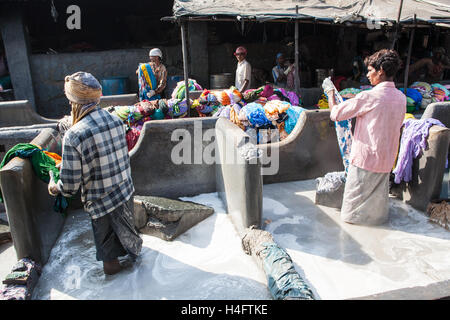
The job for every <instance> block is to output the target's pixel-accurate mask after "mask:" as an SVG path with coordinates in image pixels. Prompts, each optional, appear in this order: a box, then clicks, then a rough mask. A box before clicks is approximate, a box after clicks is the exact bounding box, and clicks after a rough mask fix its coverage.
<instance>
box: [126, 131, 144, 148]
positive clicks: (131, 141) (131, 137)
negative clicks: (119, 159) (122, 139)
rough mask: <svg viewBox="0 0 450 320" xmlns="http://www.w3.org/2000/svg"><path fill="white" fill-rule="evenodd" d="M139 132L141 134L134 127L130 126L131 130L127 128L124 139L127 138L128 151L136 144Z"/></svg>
mask: <svg viewBox="0 0 450 320" xmlns="http://www.w3.org/2000/svg"><path fill="white" fill-rule="evenodd" d="M140 134H141V132H140V131H139V130H138V129H136V128H131V130H129V131H128V132H127V135H126V139H127V145H128V151H130V150H131V149H133V148H134V146H135V145H136V143H137V141H138V139H139V135H140Z"/></svg>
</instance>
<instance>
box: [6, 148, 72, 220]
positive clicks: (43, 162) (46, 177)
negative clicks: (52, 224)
mask: <svg viewBox="0 0 450 320" xmlns="http://www.w3.org/2000/svg"><path fill="white" fill-rule="evenodd" d="M15 157H20V158H22V159H30V161H31V165H32V167H33V171H34V173H35V174H36V175H37V176H38V178H39V179H40V180H42V181H44V182H45V183H49V181H50V171H52V172H53V177H54V179H55V182H57V181H59V169H58V168H57V167H56V165H57V164H59V163H60V162H61V157H60V156H59V155H57V154H56V153H52V152H47V151H45V150H42V148H40V147H39V146H36V145H33V144H30V143H19V144H16V145H15V146H14V147H12V148H11V149H10V150H9V151H8V152H7V153H6V154H5V157H4V158H3V160H2V162H1V163H0V169H1V168H3V167H4V166H5V165H6V164H7V163H8V162H9V161H11V160H12V159H13V158H15ZM68 200H69V199H68V198H65V197H63V196H62V195H61V194H58V196H57V197H56V200H55V204H54V205H53V210H55V211H56V212H59V213H65V212H66V209H67V207H68V206H69V202H68ZM0 202H3V198H2V195H1V192H0Z"/></svg>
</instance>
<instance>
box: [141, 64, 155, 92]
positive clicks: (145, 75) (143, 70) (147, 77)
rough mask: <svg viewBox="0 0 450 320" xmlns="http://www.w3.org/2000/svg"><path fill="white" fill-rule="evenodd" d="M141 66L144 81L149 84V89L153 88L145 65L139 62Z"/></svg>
mask: <svg viewBox="0 0 450 320" xmlns="http://www.w3.org/2000/svg"><path fill="white" fill-rule="evenodd" d="M141 68H142V72H143V74H144V77H145V81H147V83H148V85H149V86H150V89H151V90H153V84H152V82H151V81H150V76H149V75H148V71H147V67H146V66H145V64H141Z"/></svg>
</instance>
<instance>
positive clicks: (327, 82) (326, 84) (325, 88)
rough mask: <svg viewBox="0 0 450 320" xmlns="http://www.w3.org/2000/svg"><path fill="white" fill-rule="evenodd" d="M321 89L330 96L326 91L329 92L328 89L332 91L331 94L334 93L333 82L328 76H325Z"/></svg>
mask: <svg viewBox="0 0 450 320" xmlns="http://www.w3.org/2000/svg"><path fill="white" fill-rule="evenodd" d="M322 89H323V92H325V93H326V94H327V96H330V95H329V94H328V92H330V91H332V92H331V94H333V93H334V84H333V82H332V81H331V78H330V77H328V78H325V80H323V82H322Z"/></svg>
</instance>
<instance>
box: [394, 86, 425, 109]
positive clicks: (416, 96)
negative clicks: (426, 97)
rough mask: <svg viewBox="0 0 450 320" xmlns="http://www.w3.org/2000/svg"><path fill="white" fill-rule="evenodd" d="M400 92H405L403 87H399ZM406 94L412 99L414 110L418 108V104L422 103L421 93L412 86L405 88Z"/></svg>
mask: <svg viewBox="0 0 450 320" xmlns="http://www.w3.org/2000/svg"><path fill="white" fill-rule="evenodd" d="M399 90H400V91H401V92H402V93H404V92H405V89H404V88H400V89H399ZM406 96H407V97H410V98H411V99H413V100H414V106H415V107H416V110H419V108H420V105H421V104H422V94H421V93H420V92H419V90H417V89H413V88H407V89H406Z"/></svg>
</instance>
